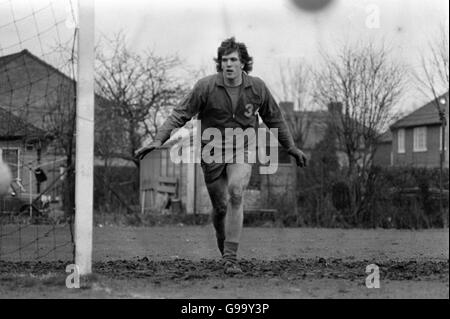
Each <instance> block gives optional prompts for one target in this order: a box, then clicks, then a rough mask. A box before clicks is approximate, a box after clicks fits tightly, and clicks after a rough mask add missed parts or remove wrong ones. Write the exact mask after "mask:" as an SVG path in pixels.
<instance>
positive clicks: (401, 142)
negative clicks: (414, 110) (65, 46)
mask: <svg viewBox="0 0 450 319" xmlns="http://www.w3.org/2000/svg"><path fill="white" fill-rule="evenodd" d="M397 145H398V153H405V129H403V128H401V129H399V130H398V132H397Z"/></svg>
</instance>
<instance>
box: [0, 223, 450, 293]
mask: <svg viewBox="0 0 450 319" xmlns="http://www.w3.org/2000/svg"><path fill="white" fill-rule="evenodd" d="M8 227H9V228H8ZM14 227H15V226H4V227H3V229H2V232H3V233H8V231H9V232H10V233H11V230H13V229H14ZM36 227H39V228H38V229H36ZM47 229H48V228H46V227H45V226H32V227H29V228H27V229H24V230H22V231H21V234H20V236H21V238H20V243H21V244H22V245H24V243H27V241H29V240H32V239H33V238H34V237H35V236H36V234H45V233H46V231H47ZM14 236H16V237H14ZM448 236H449V231H448V229H444V230H423V231H409V230H344V229H310V228H244V232H243V236H242V244H241V247H240V251H239V252H240V253H239V256H240V264H241V266H242V269H243V270H244V273H243V274H242V275H238V276H234V277H229V276H226V275H224V274H223V272H222V268H221V263H220V258H219V255H218V251H217V249H216V247H215V239H214V233H213V231H212V227H211V225H207V226H182V225H178V226H166V227H149V228H132V227H117V226H104V227H96V228H95V229H94V252H93V258H94V264H93V272H94V276H92V277H91V278H88V279H87V280H83V281H82V288H81V289H68V288H66V286H65V280H66V276H67V274H66V273H65V267H66V266H67V265H68V264H69V263H70V261H71V249H70V247H67V246H65V247H61V249H59V250H57V251H55V252H52V253H51V254H49V255H48V256H46V257H45V258H42V259H41V260H40V261H35V260H33V258H31V257H32V256H34V255H36V250H37V249H39V251H42V253H40V254H41V255H45V251H47V250H48V249H49V248H51V247H54V245H55V243H56V244H58V243H63V242H64V241H65V240H67V239H68V234H67V231H66V230H64V229H61V230H59V231H58V230H57V231H55V232H52V233H49V235H48V236H47V237H46V238H43V239H41V240H40V241H39V247H38V246H37V245H36V244H35V243H33V244H32V245H30V246H28V247H26V248H24V249H23V250H22V251H21V252H20V254H21V256H20V255H19V254H18V253H15V254H11V255H5V254H4V253H5V252H7V251H13V250H14V247H16V246H17V244H18V237H17V234H13V235H11V236H9V237H8V238H2V243H1V248H2V252H3V255H2V257H1V258H0V297H1V298H449V266H448V256H449V253H448V252H449V237H448ZM20 257H21V258H20ZM27 257H28V258H27ZM27 259H29V260H27ZM369 264H376V265H377V266H378V267H379V270H380V288H379V289H376V288H374V289H368V288H367V287H366V277H367V275H368V274H367V273H366V267H367V265H369Z"/></svg>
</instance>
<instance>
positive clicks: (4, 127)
mask: <svg viewBox="0 0 450 319" xmlns="http://www.w3.org/2000/svg"><path fill="white" fill-rule="evenodd" d="M0 119H1V120H0V140H2V139H3V140H8V139H23V138H26V139H28V140H30V139H31V140H35V139H45V138H46V137H49V135H48V134H47V133H46V132H45V131H43V130H41V129H39V128H37V127H35V126H34V125H32V124H30V123H28V122H26V121H24V120H22V119H21V118H20V117H18V116H16V115H14V114H12V113H11V112H9V111H7V110H5V109H4V108H2V107H0Z"/></svg>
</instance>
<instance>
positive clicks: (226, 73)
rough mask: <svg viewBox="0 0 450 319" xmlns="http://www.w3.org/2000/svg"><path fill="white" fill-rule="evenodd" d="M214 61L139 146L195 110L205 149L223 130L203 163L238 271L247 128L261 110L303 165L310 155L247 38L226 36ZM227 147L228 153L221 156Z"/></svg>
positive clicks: (222, 245)
mask: <svg viewBox="0 0 450 319" xmlns="http://www.w3.org/2000/svg"><path fill="white" fill-rule="evenodd" d="M215 61H216V68H217V73H216V74H213V75H210V76H207V77H205V78H202V79H200V80H199V81H198V82H197V83H196V84H195V85H194V88H193V89H192V90H191V92H190V93H189V94H188V95H187V96H186V97H185V98H184V99H183V100H182V102H181V103H180V104H179V105H178V106H177V107H175V108H174V110H173V111H172V113H171V115H170V116H169V117H168V119H167V120H166V121H165V122H164V124H163V125H162V126H161V128H160V129H159V130H158V134H157V135H156V137H155V139H154V141H153V142H152V143H150V144H149V145H148V146H145V147H142V148H141V149H139V150H138V151H137V153H136V156H138V157H139V158H140V159H142V158H143V157H144V156H145V155H146V154H147V153H149V152H151V151H152V150H154V149H155V148H158V147H160V146H161V145H162V144H163V143H164V142H165V141H167V140H168V139H169V138H170V134H171V132H172V130H174V129H176V128H179V127H182V126H183V125H184V124H185V123H186V122H187V121H189V120H190V119H191V118H192V117H193V116H195V115H198V120H200V123H201V132H202V141H201V142H202V150H204V149H205V146H206V145H208V142H211V140H210V139H208V136H209V137H211V135H213V134H209V133H211V132H212V131H214V132H220V133H221V136H222V140H221V143H216V145H215V146H214V149H213V151H212V153H215V154H210V153H209V152H207V153H208V154H206V153H205V152H202V160H201V166H202V169H203V173H204V178H205V183H206V187H207V189H208V193H209V196H210V199H211V202H212V206H213V213H212V221H213V225H214V228H215V231H216V238H217V244H218V247H219V250H220V252H221V254H222V257H223V260H224V271H225V273H228V274H236V273H241V272H242V270H241V268H240V267H239V264H238V262H237V257H236V256H237V250H238V246H239V241H240V236H241V231H242V227H243V218H244V213H243V193H244V190H245V188H246V187H247V185H248V182H249V180H250V175H251V170H252V165H251V164H252V163H253V162H252V161H249V160H248V159H249V158H251V156H250V155H252V154H251V152H252V151H251V150H252V149H254V148H251V147H250V146H254V143H256V139H254V138H252V137H250V138H248V136H247V139H244V136H243V135H244V134H242V131H243V130H246V131H248V129H256V128H257V127H258V114H259V116H260V117H261V119H262V120H263V122H264V123H265V124H266V125H267V126H268V127H269V128H271V129H277V130H278V141H279V142H280V144H281V145H282V146H283V147H284V148H285V149H286V150H287V152H288V153H289V154H290V155H292V156H293V157H294V158H295V160H296V162H297V165H298V166H300V167H304V166H306V162H307V159H306V156H305V154H304V153H303V152H302V151H301V150H300V149H298V148H297V147H296V146H295V144H294V141H293V139H292V136H291V134H290V132H289V129H288V126H287V124H286V121H285V120H284V118H283V116H282V113H281V112H280V109H279V107H278V105H277V103H276V102H275V100H274V98H273V97H272V94H271V93H270V92H269V90H268V88H267V87H266V85H265V84H264V82H263V81H262V80H261V79H259V78H257V77H252V76H249V75H248V73H249V72H250V71H251V70H252V64H253V58H252V57H250V56H249V54H248V52H247V47H246V46H245V44H243V43H239V42H236V41H235V39H234V38H230V39H226V40H225V41H223V42H222V43H221V45H220V47H219V48H218V50H217V58H216V59H215ZM230 129H234V130H235V131H237V132H241V133H237V134H236V135H237V136H236V138H237V140H241V143H239V142H238V143H237V144H238V146H237V145H236V144H234V140H233V137H231V139H230V138H229V137H227V134H226V131H227V130H230ZM239 135H240V136H239ZM253 136H256V134H255V135H253ZM244 140H245V142H243V141H244ZM227 150H228V151H230V150H231V152H227ZM224 151H225V156H222V155H223V153H224ZM239 151H243V152H244V153H245V155H246V156H245V157H246V158H247V160H244V161H241V160H237V156H236V153H238V152H239ZM217 153H219V160H217V158H218V157H217V155H218V154H217ZM227 154H228V155H227ZM206 155H208V156H206ZM209 155H215V156H216V157H214V158H215V159H216V160H212V161H211V159H210V158H208V159H207V157H209Z"/></svg>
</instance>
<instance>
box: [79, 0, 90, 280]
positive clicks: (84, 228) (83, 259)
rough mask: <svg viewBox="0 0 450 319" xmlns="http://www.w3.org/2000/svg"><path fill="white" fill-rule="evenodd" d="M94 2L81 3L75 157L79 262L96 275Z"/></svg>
mask: <svg viewBox="0 0 450 319" xmlns="http://www.w3.org/2000/svg"><path fill="white" fill-rule="evenodd" d="M94 41H95V40H94V0H78V79H77V84H76V86H77V98H76V158H75V160H76V161H75V228H74V233H75V263H76V265H77V266H78V271H79V274H80V275H87V274H90V273H91V272H92V229H93V198H94V195H93V194H94V192H93V191H94Z"/></svg>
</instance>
